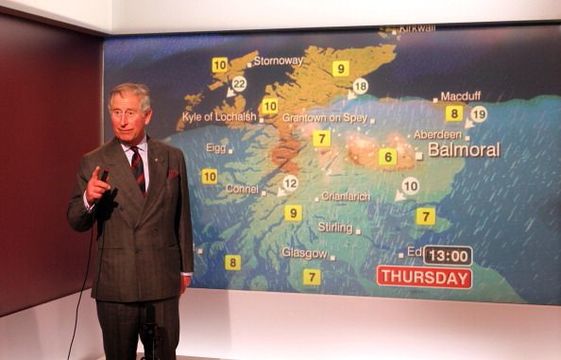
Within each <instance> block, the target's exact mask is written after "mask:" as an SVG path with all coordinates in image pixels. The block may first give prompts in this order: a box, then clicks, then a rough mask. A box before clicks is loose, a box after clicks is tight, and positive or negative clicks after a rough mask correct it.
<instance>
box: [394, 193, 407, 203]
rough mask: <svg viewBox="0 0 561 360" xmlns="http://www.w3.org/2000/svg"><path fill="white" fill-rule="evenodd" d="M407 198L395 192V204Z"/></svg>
mask: <svg viewBox="0 0 561 360" xmlns="http://www.w3.org/2000/svg"><path fill="white" fill-rule="evenodd" d="M406 199H407V198H406V197H405V195H403V193H402V192H401V191H399V190H396V191H395V199H394V201H395V202H399V201H403V200H406Z"/></svg>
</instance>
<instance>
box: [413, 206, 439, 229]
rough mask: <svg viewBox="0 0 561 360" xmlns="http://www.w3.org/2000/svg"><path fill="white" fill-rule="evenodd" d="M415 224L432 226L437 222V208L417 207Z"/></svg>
mask: <svg viewBox="0 0 561 360" xmlns="http://www.w3.org/2000/svg"><path fill="white" fill-rule="evenodd" d="M415 224H417V225H422V226H431V225H434V224H436V209H435V208H417V211H416V212H415Z"/></svg>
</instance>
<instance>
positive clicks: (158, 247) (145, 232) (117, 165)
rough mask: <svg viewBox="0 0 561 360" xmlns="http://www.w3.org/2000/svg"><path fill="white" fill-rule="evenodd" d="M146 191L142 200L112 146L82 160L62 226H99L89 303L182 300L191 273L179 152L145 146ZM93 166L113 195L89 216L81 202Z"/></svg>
mask: <svg viewBox="0 0 561 360" xmlns="http://www.w3.org/2000/svg"><path fill="white" fill-rule="evenodd" d="M148 158H149V160H148V161H149V162H150V164H149V171H150V184H149V188H148V192H147V194H146V197H144V196H143V195H142V193H141V192H140V189H139V187H138V185H137V184H136V182H135V179H134V176H133V174H132V171H131V169H130V165H129V163H128V160H127V158H126V155H125V153H124V152H123V149H122V147H121V145H120V143H119V141H118V140H117V139H113V140H112V141H110V142H108V143H106V144H105V145H103V146H101V147H99V148H97V149H96V150H94V151H92V152H90V153H88V154H86V155H84V157H83V158H82V161H81V163H80V169H79V171H78V174H77V184H76V186H75V189H74V192H73V194H72V198H71V200H70V203H69V206H68V212H67V218H68V222H69V223H70V225H71V226H72V227H73V228H74V229H75V230H78V231H86V230H88V229H90V228H91V227H92V226H93V225H94V223H96V221H97V230H98V231H97V255H96V267H95V275H94V283H93V288H92V297H94V298H96V299H98V300H102V301H116V302H134V301H148V300H157V299H164V298H170V297H174V296H178V295H179V285H180V273H181V272H182V271H183V272H192V271H193V240H192V228H191V216H190V211H189V192H188V188H187V171H186V167H185V160H184V157H183V153H182V152H181V150H179V149H176V148H174V147H171V146H169V145H166V144H164V143H162V142H159V141H156V140H152V139H148ZM96 166H100V167H101V170H102V171H103V170H108V171H109V178H108V180H107V181H108V182H109V184H110V185H111V190H110V191H108V192H106V193H105V194H104V196H103V197H102V199H101V200H100V201H99V202H98V203H97V204H96V206H95V208H94V211H93V212H91V213H88V211H87V210H86V208H85V207H84V202H83V194H84V190H85V188H86V185H87V182H88V180H89V178H90V177H91V174H92V172H93V170H94V169H95V167H96Z"/></svg>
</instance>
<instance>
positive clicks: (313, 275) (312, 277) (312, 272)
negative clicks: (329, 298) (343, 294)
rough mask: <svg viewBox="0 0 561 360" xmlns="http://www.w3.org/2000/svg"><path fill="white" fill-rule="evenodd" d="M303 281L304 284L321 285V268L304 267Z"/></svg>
mask: <svg viewBox="0 0 561 360" xmlns="http://www.w3.org/2000/svg"><path fill="white" fill-rule="evenodd" d="M302 276H303V278H302V282H303V284H304V285H311V286H319V285H321V270H320V269H304V272H303V275H302Z"/></svg>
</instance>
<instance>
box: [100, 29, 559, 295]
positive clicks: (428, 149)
mask: <svg viewBox="0 0 561 360" xmlns="http://www.w3.org/2000/svg"><path fill="white" fill-rule="evenodd" d="M126 81H134V82H142V83H145V84H147V85H148V86H149V87H150V88H151V90H152V102H153V103H152V105H153V110H154V116H153V120H152V122H151V124H150V127H149V133H150V135H151V136H153V137H156V138H160V139H163V140H164V141H167V142H169V143H170V144H172V145H174V146H176V147H179V148H181V149H182V150H183V152H184V153H185V156H186V161H187V169H188V173H189V176H188V177H189V193H190V202H191V211H192V221H193V231H194V239H195V244H194V251H195V275H194V284H193V285H194V286H196V287H204V288H217V289H240V290H258V291H276V292H296V293H317V294H332V295H357V296H377V297H398V298H418V299H446V300H465V301H489V302H509V303H530V304H553V305H561V30H560V26H559V24H526V25H508V26H507V25H497V26H485V27H481V26H477V27H476V26H466V27H439V26H433V25H423V26H398V27H379V28H369V29H366V28H361V29H354V30H353V29H351V30H321V31H287V32H252V33H231V34H184V35H165V36H140V37H138V36H137V37H120V38H114V39H110V40H108V41H107V42H106V43H105V49H104V84H105V92H106V95H107V93H108V91H109V90H110V89H111V88H112V87H113V86H114V85H116V84H118V83H121V82H126ZM106 97H107V96H106ZM110 129H111V126H110V125H109V122H106V126H105V137H106V139H109V138H110V137H111V136H112V135H111V130H110Z"/></svg>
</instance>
